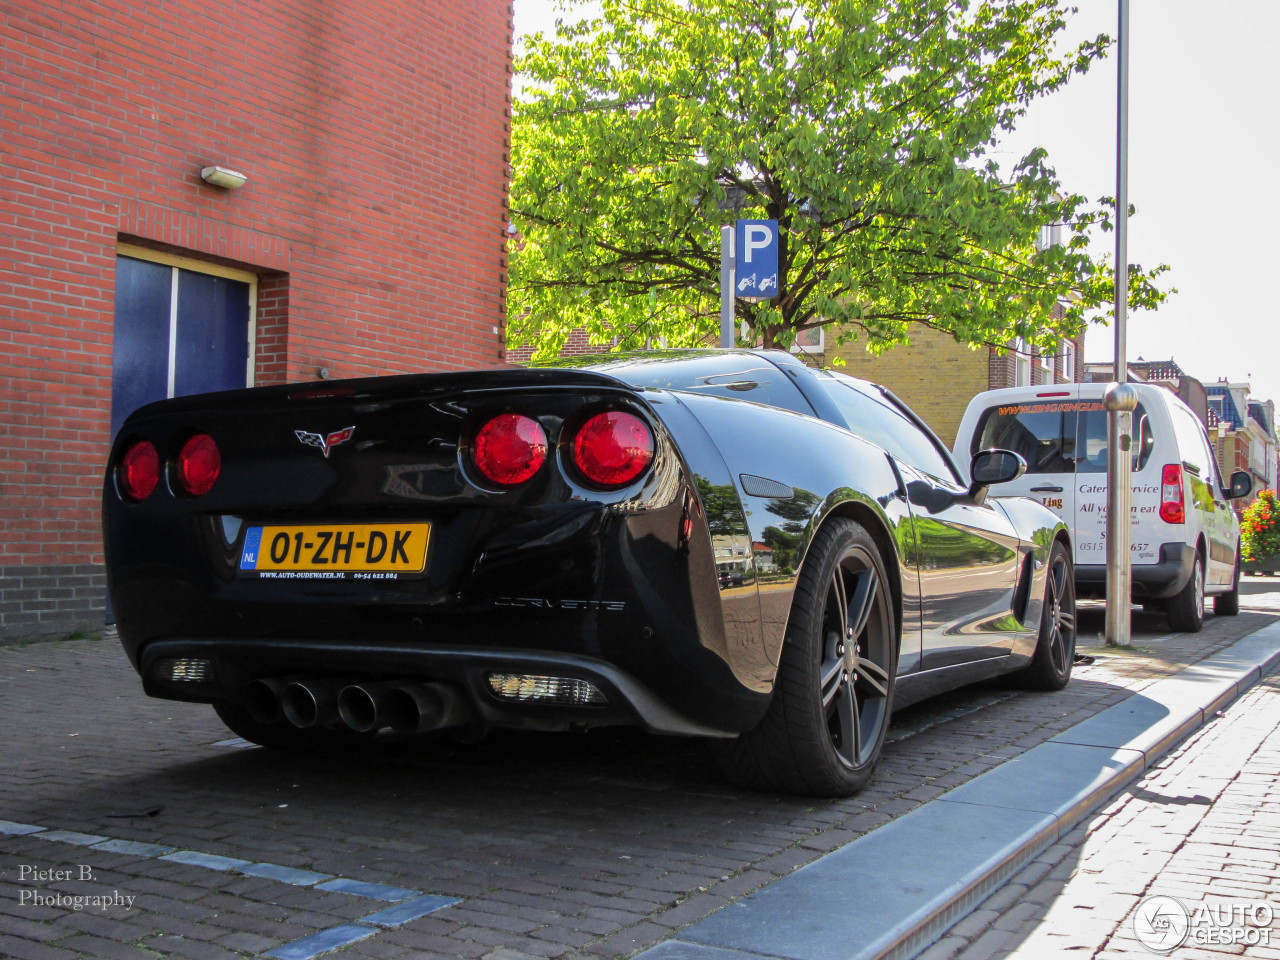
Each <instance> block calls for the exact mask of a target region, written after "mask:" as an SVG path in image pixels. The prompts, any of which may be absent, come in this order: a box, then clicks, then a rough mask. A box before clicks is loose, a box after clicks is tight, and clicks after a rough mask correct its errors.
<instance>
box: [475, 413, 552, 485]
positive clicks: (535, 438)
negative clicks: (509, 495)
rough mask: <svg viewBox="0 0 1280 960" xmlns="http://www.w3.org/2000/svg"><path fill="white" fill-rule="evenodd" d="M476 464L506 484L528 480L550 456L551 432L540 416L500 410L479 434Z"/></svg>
mask: <svg viewBox="0 0 1280 960" xmlns="http://www.w3.org/2000/svg"><path fill="white" fill-rule="evenodd" d="M473 452H474V460H475V464H476V468H477V469H478V470H479V471H480V472H481V473H482V474H483V475H484V477H485V479H487V480H490V481H492V482H493V483H496V484H499V485H501V486H504V487H513V486H515V485H516V484H518V483H524V482H525V481H526V480H528V479H529V478H530V477H532V476H533V475H534V474H535V473H537V472H538V471H539V470H540V469H541V468H542V465H543V464H544V463H545V462H546V460H547V434H546V431H544V430H543V429H542V425H541V424H539V423H538V421H537V420H533V419H531V418H529V417H524V416H521V415H520V414H518V413H500V414H498V416H496V417H494V418H493V419H492V420H490V421H489V422H488V423H486V424H485V425H484V426H483V427H481V428H480V432H479V433H477V434H476V439H475V445H474V451H473Z"/></svg>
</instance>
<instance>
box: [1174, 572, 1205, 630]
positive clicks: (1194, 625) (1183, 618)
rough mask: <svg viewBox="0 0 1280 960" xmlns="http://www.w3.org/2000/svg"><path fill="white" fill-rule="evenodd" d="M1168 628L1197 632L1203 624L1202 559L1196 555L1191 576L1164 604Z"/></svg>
mask: <svg viewBox="0 0 1280 960" xmlns="http://www.w3.org/2000/svg"><path fill="white" fill-rule="evenodd" d="M1166 611H1167V612H1168V615H1169V629H1170V630H1178V631H1182V632H1185V633H1199V632H1200V628H1201V627H1203V626H1204V559H1203V558H1202V557H1200V556H1199V554H1197V555H1196V561H1195V563H1194V564H1192V568H1191V576H1190V577H1188V578H1187V582H1186V584H1185V585H1184V586H1183V588H1182V589H1181V590H1179V591H1178V592H1177V593H1176V594H1174V595H1173V596H1172V597H1170V598H1169V600H1168V602H1167V604H1166Z"/></svg>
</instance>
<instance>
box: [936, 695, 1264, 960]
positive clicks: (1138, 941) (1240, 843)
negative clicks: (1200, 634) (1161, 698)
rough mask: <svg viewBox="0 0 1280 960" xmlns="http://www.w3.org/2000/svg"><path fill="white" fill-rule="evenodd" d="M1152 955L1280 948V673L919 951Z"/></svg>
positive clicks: (1179, 957)
mask: <svg viewBox="0 0 1280 960" xmlns="http://www.w3.org/2000/svg"><path fill="white" fill-rule="evenodd" d="M1166 898H1172V899H1173V900H1174V901H1176V903H1171V902H1169V900H1168V899H1166ZM1202 907H1203V909H1200V908H1202ZM1268 921H1269V922H1268ZM1184 931H1185V938H1184ZM1144 941H1145V942H1144ZM1224 941H1225V942H1224ZM1231 941H1235V942H1231ZM1148 944H1149V945H1150V946H1148ZM1153 956H1168V957H1172V958H1174V960H1200V958H1222V957H1227V956H1248V957H1257V958H1263V960H1265V958H1280V675H1277V674H1272V675H1271V676H1270V677H1269V678H1267V679H1265V680H1264V681H1263V682H1261V683H1259V684H1258V685H1257V686H1256V687H1254V688H1253V689H1252V690H1250V691H1249V692H1247V693H1246V694H1245V695H1244V696H1242V697H1241V698H1240V699H1239V700H1237V701H1236V702H1235V703H1234V704H1232V705H1231V706H1230V707H1228V709H1227V710H1226V711H1224V712H1223V714H1222V715H1220V716H1219V717H1218V719H1216V720H1214V721H1213V722H1211V723H1209V724H1208V725H1206V726H1205V727H1204V728H1202V729H1201V730H1200V731H1199V732H1197V733H1196V734H1195V735H1193V736H1192V737H1190V738H1189V739H1188V740H1187V741H1186V742H1185V743H1184V744H1183V745H1182V746H1181V747H1179V748H1178V749H1176V750H1175V751H1173V752H1171V753H1170V754H1169V755H1168V756H1167V757H1166V758H1165V759H1164V760H1163V761H1162V762H1161V763H1160V764H1158V765H1157V766H1156V767H1154V768H1153V769H1152V770H1151V771H1150V772H1149V773H1148V774H1147V775H1145V776H1143V777H1142V778H1141V779H1140V780H1138V781H1136V782H1135V783H1134V784H1133V785H1132V786H1130V787H1129V788H1128V789H1127V790H1125V791H1124V793H1122V794H1121V795H1119V796H1118V797H1117V798H1116V799H1115V800H1113V801H1112V802H1111V803H1109V804H1108V805H1107V806H1106V807H1104V808H1103V809H1102V810H1100V811H1099V812H1098V813H1097V814H1095V815H1094V816H1093V817H1091V818H1089V819H1088V820H1087V821H1086V822H1085V823H1083V824H1081V825H1080V826H1078V827H1077V828H1076V829H1075V830H1074V831H1072V832H1071V833H1070V834H1068V835H1067V837H1066V838H1064V840H1063V841H1062V842H1060V843H1058V844H1056V845H1054V846H1053V847H1050V848H1049V849H1048V850H1046V851H1045V852H1044V854H1042V855H1041V856H1040V857H1038V858H1037V859H1036V860H1035V861H1034V862H1032V863H1031V864H1030V865H1028V866H1027V867H1025V868H1024V869H1023V870H1021V871H1020V872H1019V873H1017V874H1015V875H1014V876H1013V877H1012V878H1011V879H1010V880H1009V881H1008V883H1006V884H1005V885H1004V886H1003V887H1001V888H1000V889H999V890H997V891H996V892H995V893H994V894H992V895H991V896H990V897H989V898H988V899H987V900H986V901H984V902H983V903H982V904H981V905H980V906H979V907H978V908H977V909H976V910H975V911H974V912H973V913H971V914H970V915H969V916H968V917H966V918H965V919H964V920H962V921H961V922H960V923H959V924H957V925H956V926H955V927H953V928H952V929H951V930H950V931H949V932H948V934H947V936H946V937H944V938H943V939H942V940H940V941H939V942H937V943H935V944H934V945H933V946H931V947H930V948H929V949H927V950H926V951H924V952H923V953H921V954H920V955H919V957H918V960H1003V958H1007V957H1026V958H1035V960H1041V958H1057V957H1081V958H1085V957H1088V958H1094V957H1096V958H1113V957H1115V958H1120V957H1148V958H1149V957H1153Z"/></svg>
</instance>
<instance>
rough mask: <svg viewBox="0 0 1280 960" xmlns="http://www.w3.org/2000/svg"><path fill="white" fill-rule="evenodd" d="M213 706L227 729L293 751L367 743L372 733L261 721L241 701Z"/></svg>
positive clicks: (250, 740) (246, 738) (224, 701)
mask: <svg viewBox="0 0 1280 960" xmlns="http://www.w3.org/2000/svg"><path fill="white" fill-rule="evenodd" d="M213 710H214V712H215V713H216V714H217V715H218V719H220V720H221V721H222V722H223V723H225V724H226V725H227V729H228V730H230V731H231V732H232V733H234V734H235V735H236V736H238V737H240V738H241V739H244V740H248V741H249V742H250V743H256V744H257V745H258V746H260V747H267V748H268V749H271V750H285V751H289V752H292V753H315V752H320V751H325V750H340V749H344V748H349V747H354V746H356V745H357V744H361V743H364V742H365V741H367V740H368V739H369V737H370V736H372V734H369V733H357V732H356V731H355V730H350V729H348V728H346V727H322V728H320V729H307V730H301V729H299V728H297V727H295V726H292V725H291V724H289V723H286V722H285V721H283V720H282V721H279V722H277V723H262V722H261V721H258V720H255V719H253V717H251V716H250V715H249V712H248V711H247V710H246V709H245V708H244V707H242V706H241V705H240V704H238V703H233V702H232V701H229V700H220V701H218V702H216V703H214V705H213Z"/></svg>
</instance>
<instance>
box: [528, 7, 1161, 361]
mask: <svg viewBox="0 0 1280 960" xmlns="http://www.w3.org/2000/svg"><path fill="white" fill-rule="evenodd" d="M600 7H601V9H602V16H601V17H600V18H599V19H598V20H596V21H594V22H590V23H586V24H583V25H581V26H573V27H569V28H561V29H560V30H558V31H557V34H556V36H554V37H535V38H532V39H531V40H530V41H528V42H527V44H526V46H525V50H524V52H523V53H522V54H521V55H520V57H519V58H518V60H517V69H518V72H519V79H520V85H521V88H522V90H523V92H522V93H521V95H520V97H519V99H518V100H517V102H516V104H515V109H514V115H513V132H512V167H513V180H512V189H511V218H512V222H513V223H514V224H515V226H516V227H517V228H518V230H519V235H518V237H517V239H516V240H514V241H513V243H512V248H511V251H510V274H509V296H508V304H509V319H508V329H509V331H510V333H511V337H512V340H513V342H514V343H516V344H519V343H533V344H536V345H537V346H538V350H539V353H540V354H542V355H548V354H554V353H555V352H556V351H557V350H558V349H559V346H560V345H561V344H562V343H563V341H564V339H565V338H566V337H567V336H568V334H569V332H570V331H571V330H572V329H573V328H575V327H583V328H586V329H587V330H588V331H589V333H591V335H592V336H593V338H595V340H596V341H597V342H599V343H602V344H603V343H614V342H616V343H617V345H618V346H619V347H629V346H639V345H641V344H643V343H645V342H646V341H648V340H650V339H656V338H664V339H665V340H666V342H667V343H668V344H671V345H683V344H693V343H699V342H715V341H716V338H717V335H718V330H719V259H720V257H719V247H720V226H721V225H722V224H727V223H731V222H732V221H733V220H734V219H736V218H738V217H768V218H773V219H777V220H778V221H779V222H780V225H781V231H782V234H783V238H784V248H783V257H782V264H781V275H780V277H779V296H778V297H777V298H776V299H775V300H774V301H772V302H771V303H762V304H747V303H742V302H740V303H738V305H737V308H736V309H737V314H738V317H739V319H740V320H742V321H745V322H746V323H747V324H748V325H749V327H750V328H751V329H752V331H753V338H756V339H758V340H761V341H763V342H764V343H765V344H766V345H773V344H774V343H786V342H789V341H790V340H791V339H793V338H794V336H795V335H796V333H797V332H798V331H799V330H802V329H806V328H809V327H813V326H819V325H825V326H827V331H828V333H827V335H828V340H829V342H830V341H832V340H835V341H843V340H847V339H850V338H853V337H858V338H862V339H865V340H866V341H867V342H868V343H869V345H871V346H872V347H874V348H877V349H879V348H883V347H884V346H887V345H890V344H892V343H896V342H901V341H903V340H905V339H906V337H907V335H908V332H909V329H910V325H911V324H913V323H924V324H928V325H930V326H934V327H938V328H941V329H944V330H948V331H950V332H951V333H953V334H955V335H956V336H957V337H959V338H960V339H962V340H968V341H972V342H993V343H997V344H1007V343H1011V342H1012V340H1013V339H1014V338H1015V337H1017V336H1022V337H1024V338H1025V339H1027V340H1028V341H1030V342H1033V343H1037V344H1040V345H1043V346H1051V345H1052V344H1054V343H1055V342H1056V341H1057V339H1058V338H1059V337H1060V336H1071V335H1074V334H1075V333H1076V332H1077V331H1078V329H1079V327H1080V326H1081V324H1083V322H1084V319H1085V312H1086V310H1088V309H1090V308H1092V307H1095V306H1100V305H1102V304H1105V303H1106V294H1107V290H1108V289H1109V284H1110V283H1111V275H1110V272H1109V269H1108V266H1107V264H1106V263H1105V261H1103V262H1095V261H1094V260H1092V259H1090V256H1089V254H1088V249H1087V239H1086V238H1087V235H1088V232H1089V231H1090V230H1092V229H1094V228H1096V227H1101V228H1103V229H1105V228H1106V227H1107V226H1108V225H1109V222H1110V220H1109V215H1108V212H1107V210H1106V208H1105V206H1103V207H1100V208H1098V209H1093V210H1090V209H1087V204H1086V202H1085V200H1084V198H1082V197H1078V196H1073V195H1070V194H1067V193H1066V191H1065V190H1064V189H1063V187H1062V185H1061V184H1060V183H1059V182H1058V181H1057V178H1056V175H1055V174H1054V171H1053V170H1052V168H1051V167H1049V166H1048V164H1047V163H1046V158H1045V157H1044V154H1043V152H1042V151H1036V152H1034V153H1033V154H1031V155H1030V156H1028V157H1026V158H1024V159H1023V161H1022V162H1021V163H1020V164H1019V165H1018V166H1017V167H1016V168H1015V169H1014V171H1013V174H1012V177H1011V179H1001V177H1000V176H999V175H998V173H997V171H996V169H995V167H994V164H992V163H991V162H990V161H989V160H987V158H986V152H987V150H988V149H989V148H990V147H991V145H992V144H993V143H994V142H995V139H996V137H997V136H998V135H999V133H1000V131H1002V130H1007V129H1010V128H1011V127H1012V126H1013V125H1014V124H1015V123H1016V121H1017V119H1018V118H1019V117H1021V116H1022V114H1023V112H1024V111H1025V109H1026V104H1027V103H1029V102H1030V101H1031V100H1033V99H1034V98H1036V97H1038V96H1040V95H1042V94H1044V93H1046V92H1049V91H1051V90H1053V89H1056V88H1057V87H1059V86H1061V85H1062V84H1063V83H1065V82H1066V80H1067V79H1068V78H1069V77H1070V76H1071V74H1072V73H1074V72H1080V71H1083V70H1085V69H1087V68H1088V66H1089V65H1090V64H1091V63H1092V62H1093V61H1094V60H1095V59H1097V58H1098V57H1099V56H1101V55H1102V53H1103V52H1104V51H1105V49H1106V46H1107V44H1108V41H1107V38H1105V37H1099V38H1097V39H1096V40H1094V41H1090V42H1089V43H1087V44H1084V45H1082V46H1081V47H1080V48H1078V49H1077V50H1072V51H1067V52H1066V53H1065V54H1064V55H1062V56H1056V55H1055V54H1054V52H1053V38H1054V35H1055V34H1056V33H1057V32H1058V31H1059V30H1060V29H1061V27H1062V24H1063V18H1064V16H1065V10H1064V8H1063V7H1062V6H1061V5H1060V4H1059V3H1058V0H974V2H960V0H897V2H895V0H865V2H859V0H789V2H783V0H752V2H747V0H603V2H602V3H601V4H600ZM1047 223H1064V224H1068V225H1069V227H1070V229H1069V230H1067V231H1066V232H1067V234H1068V235H1069V237H1070V240H1069V242H1067V243H1066V244H1065V245H1063V246H1061V247H1050V248H1049V249H1046V250H1037V246H1036V238H1037V234H1038V232H1039V229H1040V227H1041V226H1042V225H1044V224H1047ZM1162 269H1163V268H1157V269H1156V270H1154V271H1148V272H1146V273H1144V272H1142V271H1141V270H1138V271H1136V273H1135V272H1134V271H1131V272H1130V277H1129V289H1130V293H1131V298H1132V302H1133V304H1134V306H1154V305H1155V304H1157V303H1158V302H1159V301H1160V300H1161V299H1163V296H1164V294H1163V293H1160V292H1159V291H1158V290H1156V288H1155V287H1154V285H1153V283H1152V281H1153V280H1154V279H1155V277H1156V276H1158V274H1159V273H1160V272H1161V270H1162ZM1059 302H1065V304H1066V316H1065V318H1059V319H1055V318H1054V317H1053V313H1054V310H1053V308H1054V305H1055V304H1057V303H1059Z"/></svg>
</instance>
